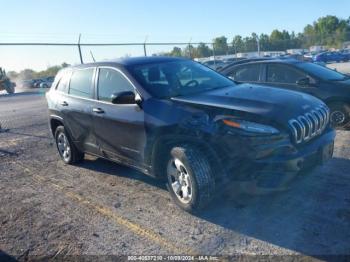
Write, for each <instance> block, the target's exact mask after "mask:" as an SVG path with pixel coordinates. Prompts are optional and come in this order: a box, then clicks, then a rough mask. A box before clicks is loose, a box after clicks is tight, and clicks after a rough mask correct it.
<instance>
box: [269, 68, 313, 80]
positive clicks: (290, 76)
mask: <svg viewBox="0 0 350 262" xmlns="http://www.w3.org/2000/svg"><path fill="white" fill-rule="evenodd" d="M305 77H307V76H306V75H305V74H303V73H302V72H299V71H298V70H295V69H293V68H292V67H290V66H286V65H281V64H269V65H268V67H267V82H270V83H287V84H295V83H296V82H297V80H299V79H301V78H305Z"/></svg>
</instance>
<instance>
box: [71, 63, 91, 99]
mask: <svg viewBox="0 0 350 262" xmlns="http://www.w3.org/2000/svg"><path fill="white" fill-rule="evenodd" d="M94 70H95V69H94V68H85V69H77V70H75V71H74V72H73V73H72V76H71V78H70V84H69V94H70V95H74V96H79V97H83V98H92V78H93V75H94Z"/></svg>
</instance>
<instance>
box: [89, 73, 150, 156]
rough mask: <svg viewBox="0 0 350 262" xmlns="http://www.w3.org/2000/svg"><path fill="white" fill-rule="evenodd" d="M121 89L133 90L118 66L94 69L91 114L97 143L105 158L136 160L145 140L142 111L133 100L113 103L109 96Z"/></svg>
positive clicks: (141, 154) (142, 152) (140, 153)
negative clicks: (129, 102)
mask: <svg viewBox="0 0 350 262" xmlns="http://www.w3.org/2000/svg"><path fill="white" fill-rule="evenodd" d="M123 91H132V92H136V90H135V88H134V86H133V85H132V83H131V82H130V80H129V79H127V78H126V76H125V75H124V74H123V73H122V72H121V71H120V70H119V69H116V68H111V67H99V68H98V78H97V81H96V102H95V105H94V107H93V113H92V114H93V125H94V130H95V134H96V138H97V143H98V145H99V148H100V151H101V153H102V154H103V155H104V156H106V157H107V158H110V159H115V160H118V161H132V162H135V161H137V162H140V161H142V160H143V154H144V147H145V143H146V133H145V126H144V111H143V110H142V109H141V108H140V107H139V106H138V105H137V104H136V103H135V102H134V103H131V104H113V103H112V95H113V94H115V93H119V92H123Z"/></svg>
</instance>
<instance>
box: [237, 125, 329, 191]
mask: <svg viewBox="0 0 350 262" xmlns="http://www.w3.org/2000/svg"><path fill="white" fill-rule="evenodd" d="M334 139H335V131H334V130H332V129H328V130H327V131H326V132H325V133H323V134H322V135H321V136H319V137H317V138H314V139H313V140H311V141H310V142H308V143H307V144H305V145H303V146H301V147H298V148H297V147H294V146H293V149H294V150H292V151H291V152H283V153H281V151H280V150H279V149H278V148H276V149H275V150H272V151H271V153H270V155H269V156H266V157H263V158H258V159H256V158H255V159H246V161H244V162H243V161H242V162H241V163H242V165H241V167H242V166H248V168H246V167H245V168H243V170H244V172H239V174H237V173H235V174H234V179H235V180H236V181H237V180H238V181H255V182H256V184H257V186H259V187H262V188H280V187H283V186H284V185H285V184H287V183H288V182H289V181H290V180H292V179H293V178H294V177H295V176H296V175H297V174H298V173H299V172H300V171H302V170H304V169H310V168H313V167H315V166H316V165H318V164H322V163H324V162H325V161H327V160H328V159H329V158H331V157H332V155H333V148H334ZM259 147H260V146H255V151H256V152H259ZM262 147H263V149H262V150H266V144H265V145H263V146H262Z"/></svg>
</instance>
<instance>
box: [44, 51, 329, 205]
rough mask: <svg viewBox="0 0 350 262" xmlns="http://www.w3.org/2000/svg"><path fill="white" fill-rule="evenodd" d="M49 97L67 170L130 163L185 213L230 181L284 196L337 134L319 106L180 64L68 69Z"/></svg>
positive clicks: (163, 60) (161, 60)
mask: <svg viewBox="0 0 350 262" xmlns="http://www.w3.org/2000/svg"><path fill="white" fill-rule="evenodd" d="M46 97H47V101H48V107H49V119H50V120H49V124H50V127H51V131H52V134H53V136H54V138H55V142H56V145H57V150H58V153H59V155H60V157H61V159H62V160H63V161H64V162H65V163H67V164H73V163H75V162H78V161H80V160H82V159H83V158H84V153H88V154H93V155H96V156H99V157H102V158H106V159H109V160H112V161H115V162H118V163H122V164H124V165H128V166H131V167H133V168H136V169H138V170H140V171H142V172H143V173H145V174H148V175H151V176H154V177H156V178H159V179H161V180H163V181H164V182H165V181H166V182H167V187H168V190H169V192H170V195H171V197H172V198H173V200H174V202H175V203H176V204H177V205H179V206H180V207H181V208H183V209H184V210H187V211H195V210H198V209H200V208H203V207H205V206H206V205H207V204H208V203H209V202H210V201H211V200H212V199H213V196H214V195H215V192H217V191H218V190H222V187H223V186H224V185H225V184H226V183H227V182H228V181H229V180H236V181H246V182H248V181H250V182H252V183H253V185H256V186H257V187H262V188H265V189H268V188H275V189H276V187H277V189H281V187H284V186H285V185H286V184H285V183H286V181H290V179H291V178H292V177H293V176H295V175H296V174H298V173H299V171H301V170H302V169H303V168H305V167H314V166H315V165H317V164H319V163H323V162H324V161H326V160H328V159H329V158H331V157H332V154H333V147H334V138H335V132H334V130H333V129H332V128H331V127H330V125H329V121H328V120H329V109H328V108H327V106H326V105H325V104H324V103H323V102H322V101H320V100H319V99H317V98H315V97H312V96H309V95H307V94H302V93H299V92H292V91H289V90H281V89H275V88H271V87H263V86H261V85H251V84H242V85H236V84H235V83H234V82H233V81H231V80H230V79H228V78H226V77H224V76H222V75H220V74H219V73H217V72H215V71H213V70H209V69H208V68H207V67H205V66H203V65H201V64H199V63H196V62H193V61H191V60H186V59H181V58H174V57H139V58H126V59H122V60H117V61H114V62H100V63H92V64H84V65H79V66H74V67H69V68H66V69H63V70H62V71H60V72H59V73H58V75H57V77H56V79H55V82H54V84H53V85H52V87H51V89H50V91H49V92H47V93H46ZM309 117H312V119H318V120H317V122H316V120H315V122H310V121H309V120H308V121H304V119H309ZM217 201H220V200H219V199H217Z"/></svg>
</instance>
